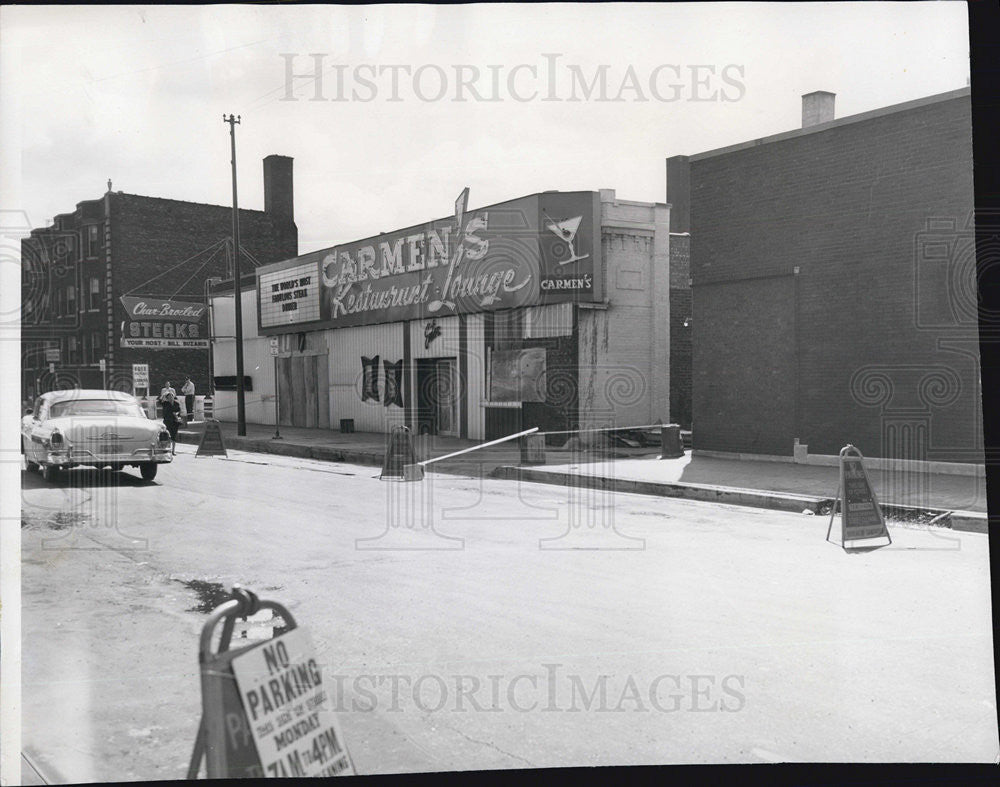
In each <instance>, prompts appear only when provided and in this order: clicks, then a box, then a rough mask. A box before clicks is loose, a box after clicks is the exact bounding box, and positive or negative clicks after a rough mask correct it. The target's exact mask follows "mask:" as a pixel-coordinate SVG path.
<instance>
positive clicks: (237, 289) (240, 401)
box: [222, 113, 247, 437]
mask: <svg viewBox="0 0 1000 787" xmlns="http://www.w3.org/2000/svg"><path fill="white" fill-rule="evenodd" d="M222 122H223V123H228V124H229V139H230V142H231V144H232V151H233V158H232V164H233V304H234V307H235V309H236V434H238V435H239V436H240V437H245V436H246V433H247V415H246V401H245V396H244V392H243V292H242V288H241V286H240V285H241V284H242V276H241V274H240V212H239V206H238V205H237V202H236V126H237V124H239V122H240V116H239V115H237V116H236V117H233V116H232V114H230V115H229V117H228V118H227V117H226V115H225V113H223V115H222Z"/></svg>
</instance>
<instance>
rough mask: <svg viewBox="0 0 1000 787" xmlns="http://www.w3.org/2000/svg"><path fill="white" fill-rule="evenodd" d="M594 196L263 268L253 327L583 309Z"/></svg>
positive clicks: (588, 295) (559, 198) (481, 215)
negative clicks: (575, 304) (570, 303)
mask: <svg viewBox="0 0 1000 787" xmlns="http://www.w3.org/2000/svg"><path fill="white" fill-rule="evenodd" d="M596 196H597V195H596V194H594V193H592V192H571V193H565V194H563V193H559V192H551V193H544V194H538V195H534V196H531V197H523V198H521V199H518V200H512V201H510V202H505V203H500V204H498V205H493V206H491V207H488V208H481V209H479V210H476V211H471V212H468V213H466V212H465V210H464V206H462V207H458V206H456V215H455V216H454V217H452V218H448V219H439V220H437V221H434V222H431V223H429V224H426V225H420V226H416V227H411V228H408V229H405V230H398V231H396V232H391V233H386V234H384V235H380V236H377V237H375V238H369V239H366V240H362V241H356V242H354V243H349V244H346V245H343V246H337V247H334V248H330V249H323V250H321V251H316V252H312V253H310V254H306V255H303V256H301V257H297V258H295V259H294V260H288V261H286V262H284V263H277V264H275V265H269V266H264V267H262V268H260V270H259V275H258V304H259V306H258V308H259V313H258V319H259V325H260V327H261V328H262V329H268V328H271V329H275V328H278V329H280V328H282V327H285V326H287V327H288V329H292V326H293V325H294V326H296V328H297V329H301V328H298V326H301V325H302V323H314V325H310V327H315V328H319V327H340V326H349V325H367V324H375V323H384V322H396V321H400V320H411V319H425V318H430V317H434V316H437V317H443V316H447V315H449V314H459V313H466V314H467V313H473V312H482V311H490V310H495V309H510V308H517V307H520V306H530V305H535V304H539V303H558V302H561V301H567V300H593V299H595V298H596V297H599V294H598V293H597V292H595V288H594V281H595V279H596V278H597V277H596V276H595V275H594V270H595V257H596V256H597V255H598V254H599V250H600V244H599V243H595V226H594V225H595V215H598V214H597V208H598V203H597V201H596ZM596 231H598V232H599V227H598V228H597V230H596ZM275 332H280V331H275Z"/></svg>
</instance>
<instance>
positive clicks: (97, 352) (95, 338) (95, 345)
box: [90, 331, 104, 363]
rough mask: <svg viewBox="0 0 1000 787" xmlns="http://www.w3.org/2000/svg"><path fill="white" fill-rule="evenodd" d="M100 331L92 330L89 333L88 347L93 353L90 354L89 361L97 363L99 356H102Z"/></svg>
mask: <svg viewBox="0 0 1000 787" xmlns="http://www.w3.org/2000/svg"><path fill="white" fill-rule="evenodd" d="M101 347H102V343H101V332H100V331H94V332H93V333H91V334H90V349H91V352H92V353H93V355H92V356H91V359H90V362H91V363H98V362H99V361H100V360H101V358H103V357H104V351H103V350H102V349H101Z"/></svg>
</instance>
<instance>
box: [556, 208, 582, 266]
mask: <svg viewBox="0 0 1000 787" xmlns="http://www.w3.org/2000/svg"><path fill="white" fill-rule="evenodd" d="M545 218H546V219H548V223H547V224H546V225H545V229H547V230H548V231H549V232H551V233H553V234H554V235H555V236H556V237H558V238H560V239H561V240H564V241H566V244H567V246H568V248H569V253H570V256H569V258H568V259H565V260H559V261H558V264H559V265H569V264H570V263H571V262H576V261H578V260H585V259H587V257H589V256H590V255H589V254H583V255H580V254H577V253H576V247H575V246H574V241H575V240H576V233H577V232H578V231H579V229H580V222H581V221H583V216H576V217H574V218H572V219H562V220H561V221H555V220H554V219H553V218H551V217H550V216H549V215H547V214H545Z"/></svg>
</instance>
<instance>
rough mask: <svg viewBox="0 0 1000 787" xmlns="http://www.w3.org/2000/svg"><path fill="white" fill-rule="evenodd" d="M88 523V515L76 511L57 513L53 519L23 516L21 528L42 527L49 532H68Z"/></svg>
mask: <svg viewBox="0 0 1000 787" xmlns="http://www.w3.org/2000/svg"><path fill="white" fill-rule="evenodd" d="M86 522H87V515H86V514H80V513H77V512H76V511H57V512H56V513H55V514H54V515H53V516H52V517H45V516H32V515H30V514H29V515H27V516H26V515H24V514H22V515H21V528H22V529H23V528H26V527H27V528H33V527H35V526H36V525H42V526H44V527H47V528H49V530H67V529H69V528H71V527H73V526H74V525H83V524H85V523H86Z"/></svg>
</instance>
